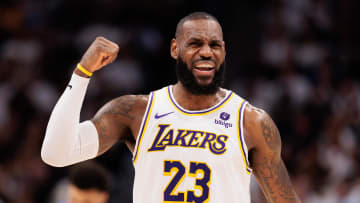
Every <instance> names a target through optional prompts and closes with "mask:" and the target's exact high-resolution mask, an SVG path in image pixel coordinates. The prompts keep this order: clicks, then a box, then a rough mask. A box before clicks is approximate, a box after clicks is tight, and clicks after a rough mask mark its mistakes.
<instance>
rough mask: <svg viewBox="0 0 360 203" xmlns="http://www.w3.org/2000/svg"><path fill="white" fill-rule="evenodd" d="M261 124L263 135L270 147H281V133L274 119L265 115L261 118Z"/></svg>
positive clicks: (274, 148) (273, 148)
mask: <svg viewBox="0 0 360 203" xmlns="http://www.w3.org/2000/svg"><path fill="white" fill-rule="evenodd" d="M260 124H261V129H262V133H263V136H264V138H265V141H266V144H267V145H268V147H269V148H270V149H271V150H276V149H277V148H279V147H280V149H281V140H280V133H279V130H278V129H277V127H276V125H275V123H274V121H272V120H271V118H269V117H265V118H264V119H262V120H261V122H260Z"/></svg>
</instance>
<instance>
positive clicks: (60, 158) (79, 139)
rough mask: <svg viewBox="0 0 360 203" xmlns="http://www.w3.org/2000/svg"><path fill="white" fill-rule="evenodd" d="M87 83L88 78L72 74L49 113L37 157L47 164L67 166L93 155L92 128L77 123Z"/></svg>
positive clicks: (95, 141)
mask: <svg viewBox="0 0 360 203" xmlns="http://www.w3.org/2000/svg"><path fill="white" fill-rule="evenodd" d="M88 83H89V79H87V78H83V77H80V76H78V75H76V74H73V76H72V78H71V80H70V82H69V85H68V86H67V88H66V90H65V91H64V93H63V94H62V96H61V97H60V99H59V100H58V102H57V104H56V105H55V107H54V109H53V111H52V113H51V116H50V119H49V122H48V126H47V129H46V134H45V138H44V142H43V145H42V149H41V157H42V159H43V160H44V162H46V163H47V164H49V165H52V166H57V167H62V166H67V165H70V164H73V163H76V162H80V161H84V160H87V159H90V158H93V157H95V156H96V154H97V151H98V137H97V132H96V128H95V126H94V125H93V124H92V123H91V122H90V121H87V122H84V123H81V124H79V119H80V111H81V106H82V103H83V100H84V97H85V93H86V88H87V85H88Z"/></svg>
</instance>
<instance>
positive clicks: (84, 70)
mask: <svg viewBox="0 0 360 203" xmlns="http://www.w3.org/2000/svg"><path fill="white" fill-rule="evenodd" d="M76 68H77V69H79V70H80V71H81V72H82V73H84V74H85V75H87V76H89V77H91V76H92V74H93V73H92V72H89V71H88V70H86V69H85V68H84V67H83V66H82V65H81V64H80V63H78V64H77V66H76Z"/></svg>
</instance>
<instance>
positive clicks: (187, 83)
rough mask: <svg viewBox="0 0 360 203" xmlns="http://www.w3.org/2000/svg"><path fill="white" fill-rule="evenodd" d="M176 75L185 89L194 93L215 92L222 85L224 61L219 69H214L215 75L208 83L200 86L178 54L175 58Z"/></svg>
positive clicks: (208, 93)
mask: <svg viewBox="0 0 360 203" xmlns="http://www.w3.org/2000/svg"><path fill="white" fill-rule="evenodd" d="M176 76H177V78H178V80H179V81H180V82H181V84H182V85H183V86H184V87H185V89H186V90H187V91H189V92H190V93H192V94H194V95H210V94H215V93H216V92H217V91H218V90H219V88H220V87H221V86H222V85H223V82H224V78H225V77H224V76H225V62H224V63H222V64H221V65H220V68H219V70H217V71H216V70H215V75H214V78H213V80H212V81H211V83H210V84H208V85H205V86H202V85H200V84H199V83H198V82H197V81H196V78H195V76H194V75H193V73H192V72H191V70H189V68H188V67H187V65H186V63H185V62H184V61H183V60H182V58H181V57H180V56H179V57H178V60H176Z"/></svg>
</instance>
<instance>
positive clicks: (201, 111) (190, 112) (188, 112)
mask: <svg viewBox="0 0 360 203" xmlns="http://www.w3.org/2000/svg"><path fill="white" fill-rule="evenodd" d="M232 94H233V92H231V91H230V93H229V94H228V95H227V96H226V98H225V99H223V100H222V101H221V102H220V103H218V104H216V105H215V106H213V107H211V108H209V109H205V110H199V111H188V110H185V109H183V108H182V107H181V106H179V105H178V104H177V103H176V101H175V99H174V97H173V95H172V92H171V86H168V95H169V97H170V100H171V102H172V103H173V104H174V106H175V107H176V108H177V109H178V110H179V111H181V112H183V113H186V114H203V113H208V112H210V111H214V110H215V109H217V108H219V107H220V106H222V105H223V104H224V103H225V102H226V101H227V100H228V99H229V98H230V97H231V96H232Z"/></svg>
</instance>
